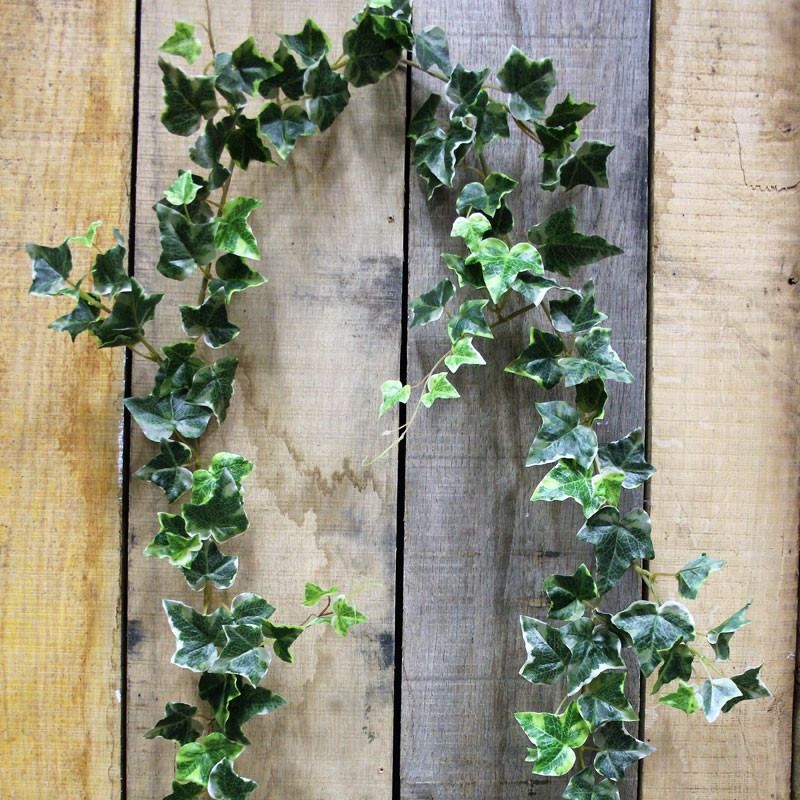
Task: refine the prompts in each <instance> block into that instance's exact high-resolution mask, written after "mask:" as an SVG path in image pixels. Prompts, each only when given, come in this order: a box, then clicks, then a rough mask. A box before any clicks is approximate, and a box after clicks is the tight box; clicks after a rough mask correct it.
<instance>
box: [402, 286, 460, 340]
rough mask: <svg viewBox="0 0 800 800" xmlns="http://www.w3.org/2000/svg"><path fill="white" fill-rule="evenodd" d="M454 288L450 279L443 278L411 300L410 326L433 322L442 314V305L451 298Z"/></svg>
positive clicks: (453, 294)
mask: <svg viewBox="0 0 800 800" xmlns="http://www.w3.org/2000/svg"><path fill="white" fill-rule="evenodd" d="M455 293H456V290H455V287H454V286H453V284H452V283H451V281H450V280H449V279H448V278H445V279H444V280H443V281H440V282H439V283H437V284H436V286H434V287H433V289H430V290H429V291H427V292H423V293H422V294H421V295H420V296H419V297H415V298H414V299H413V300H412V301H411V327H412V328H415V327H417V326H418V325H427V324H428V323H430V322H435V321H436V320H437V319H439V318H440V317H441V316H442V314H444V307H445V306H446V305H447V304H448V303H449V302H450V300H452V299H453V297H454V296H455Z"/></svg>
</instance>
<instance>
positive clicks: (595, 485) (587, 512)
mask: <svg viewBox="0 0 800 800" xmlns="http://www.w3.org/2000/svg"><path fill="white" fill-rule="evenodd" d="M623 477H624V475H623V473H622V472H616V471H613V470H603V471H602V472H600V473H598V474H597V475H593V474H592V470H591V469H583V468H582V467H580V466H579V465H578V464H575V463H573V462H571V461H561V462H559V463H558V464H556V466H555V467H553V468H552V469H551V470H550V472H548V473H547V474H546V475H545V476H544V477H543V478H542V480H541V481H540V482H539V485H538V486H537V487H536V489H535V490H534V492H533V495H531V500H532V501H534V502H536V501H538V500H544V501H547V502H552V501H554V500H567V499H569V498H571V499H573V500H574V501H575V502H576V503H579V504H580V506H581V507H582V508H583V514H584V516H585V517H591V516H592V514H594V513H595V512H596V511H598V510H599V509H601V508H602V507H603V506H606V505H611V506H616V505H618V504H619V496H620V492H621V490H622V479H623Z"/></svg>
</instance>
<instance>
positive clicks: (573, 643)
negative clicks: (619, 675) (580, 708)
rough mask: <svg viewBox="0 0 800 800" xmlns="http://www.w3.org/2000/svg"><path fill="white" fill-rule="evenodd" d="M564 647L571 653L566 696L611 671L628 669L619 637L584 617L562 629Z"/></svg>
mask: <svg viewBox="0 0 800 800" xmlns="http://www.w3.org/2000/svg"><path fill="white" fill-rule="evenodd" d="M561 635H562V637H563V639H564V644H566V646H567V648H568V649H569V651H570V654H571V655H570V660H569V664H568V665H567V693H568V694H574V693H575V692H577V691H578V690H579V689H580V688H582V687H583V686H586V685H587V684H588V683H591V682H592V681H593V680H594V679H595V678H596V677H597V676H598V675H600V674H601V673H603V672H607V671H608V670H612V671H616V670H621V669H625V662H624V661H623V660H622V657H621V652H622V643H621V642H620V639H619V637H618V636H617V635H616V634H615V633H614V632H613V631H611V630H609V629H608V628H606V627H605V626H603V625H597V626H595V624H594V623H593V622H592V620H591V619H588V618H586V617H583V618H582V619H576V620H573V621H572V622H570V623H569V624H568V625H566V626H565V627H563V628H562V629H561Z"/></svg>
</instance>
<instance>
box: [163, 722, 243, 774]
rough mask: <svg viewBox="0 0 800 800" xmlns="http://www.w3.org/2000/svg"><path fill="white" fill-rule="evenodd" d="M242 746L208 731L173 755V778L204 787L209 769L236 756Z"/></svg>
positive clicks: (219, 734) (209, 772)
mask: <svg viewBox="0 0 800 800" xmlns="http://www.w3.org/2000/svg"><path fill="white" fill-rule="evenodd" d="M243 749H244V748H243V747H242V745H241V744H238V743H237V742H232V741H231V740H230V739H227V738H226V737H225V736H223V735H222V734H221V733H209V734H208V736H203V738H202V739H198V740H197V741H196V742H190V743H189V744H185V745H183V747H181V748H180V750H178V753H177V755H176V757H175V779H176V780H177V781H178V782H179V783H196V784H197V785H198V786H203V787H205V786H206V785H207V784H208V779H209V777H210V776H211V770H212V769H214V767H216V766H217V764H219V763H220V762H221V761H224V760H226V759H227V760H230V761H232V760H233V759H235V758H237V757H238V756H239V754H240V753H241V752H242V750H243Z"/></svg>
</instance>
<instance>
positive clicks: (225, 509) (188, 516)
mask: <svg viewBox="0 0 800 800" xmlns="http://www.w3.org/2000/svg"><path fill="white" fill-rule="evenodd" d="M192 477H193V488H192V502H190V503H184V505H183V506H182V507H181V514H182V516H183V518H184V520H185V521H186V530H187V532H188V533H190V534H192V535H194V534H197V535H198V536H199V537H200V538H201V539H208V537H209V536H213V537H214V539H216V540H217V542H219V543H220V544H221V543H223V542H226V541H228V539H232V538H233V537H234V536H237V535H238V534H240V533H243V532H244V531H245V530H247V526H248V525H249V522H248V519H247V514H245V511H244V505H243V503H242V494H241V487H240V486H239V484H238V483H237V481H236V480H235V478H234V476H233V475H232V474H231V472H230V470H227V469H223V470H221V471H220V472H218V473H212V472H209V471H207V470H196V471H195V472H194V475H193V476H192Z"/></svg>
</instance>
